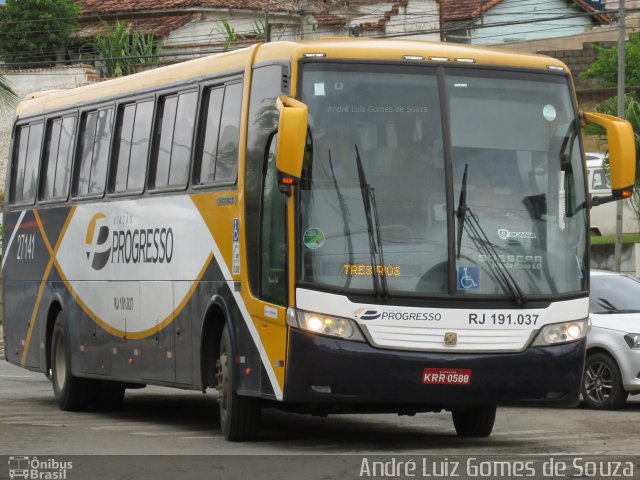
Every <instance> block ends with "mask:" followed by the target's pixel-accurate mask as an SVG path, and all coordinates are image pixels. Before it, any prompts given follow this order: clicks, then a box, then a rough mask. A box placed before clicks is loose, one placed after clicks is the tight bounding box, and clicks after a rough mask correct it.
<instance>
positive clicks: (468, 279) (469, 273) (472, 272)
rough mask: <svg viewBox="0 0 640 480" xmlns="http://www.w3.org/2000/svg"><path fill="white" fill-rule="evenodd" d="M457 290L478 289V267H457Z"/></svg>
mask: <svg viewBox="0 0 640 480" xmlns="http://www.w3.org/2000/svg"><path fill="white" fill-rule="evenodd" d="M458 290H480V267H478V266H476V265H470V266H467V267H463V266H460V267H458Z"/></svg>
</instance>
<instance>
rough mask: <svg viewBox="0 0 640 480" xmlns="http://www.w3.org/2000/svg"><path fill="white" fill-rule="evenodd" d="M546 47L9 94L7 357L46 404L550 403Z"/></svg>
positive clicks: (556, 168)
mask: <svg viewBox="0 0 640 480" xmlns="http://www.w3.org/2000/svg"><path fill="white" fill-rule="evenodd" d="M583 121H591V122H595V123H597V124H600V125H602V126H603V127H605V128H606V129H607V132H608V134H609V150H610V158H611V178H612V185H613V187H612V192H613V194H612V197H611V199H614V198H620V197H623V196H627V195H629V194H630V192H631V187H632V185H633V183H634V168H635V167H634V161H633V159H634V158H635V153H634V151H633V147H632V145H633V141H632V140H631V135H632V132H631V128H630V126H629V124H628V123H626V122H624V121H621V120H618V119H616V118H613V117H607V116H604V115H598V114H584V115H583V116H580V115H579V114H578V110H577V106H576V100H575V95H574V92H573V88H572V82H571V76H570V74H569V72H568V70H567V68H566V66H565V65H563V64H562V63H561V62H559V61H557V60H554V59H552V58H548V57H542V56H533V55H521V54H516V53H505V52H503V51H500V52H494V51H491V50H486V49H480V48H472V47H467V46H460V45H451V44H444V43H443V44H431V43H424V42H420V41H388V40H356V39H332V40H331V39H327V40H322V41H310V42H276V43H269V44H264V45H259V46H253V47H250V48H247V49H243V50H238V51H234V52H230V53H225V54H221V55H217V56H214V57H209V58H202V59H198V60H193V61H189V62H185V63H182V64H179V65H174V66H169V67H165V68H160V69H157V70H153V71H147V72H144V73H140V74H136V75H132V76H129V77H126V78H121V79H115V80H110V81H105V82H101V83H98V84H94V85H90V86H85V87H80V88H76V89H72V90H66V91H51V92H42V93H39V94H35V95H32V96H30V97H29V98H26V99H25V100H24V101H22V102H21V103H20V105H19V107H18V110H17V117H16V122H15V127H14V129H13V139H12V150H11V157H10V162H9V163H10V166H9V171H8V174H7V188H6V192H7V196H6V202H5V210H4V218H5V242H6V243H5V245H6V246H5V256H4V258H3V259H2V267H3V277H4V284H3V288H4V299H5V301H4V322H5V323H4V333H5V336H6V339H5V342H6V356H7V359H8V360H9V361H10V362H12V363H14V364H17V365H21V366H23V367H25V368H28V369H30V370H34V371H41V372H45V374H47V375H50V376H51V377H52V381H53V390H54V395H55V398H56V400H57V402H58V404H59V406H60V408H62V409H86V408H112V407H116V406H117V405H118V404H119V403H120V402H121V401H122V398H123V395H124V391H125V388H135V387H140V386H143V385H146V384H155V385H165V386H172V387H178V388H183V389H193V390H202V391H206V390H207V389H215V390H217V393H218V395H217V398H218V403H219V409H220V417H221V427H222V430H223V432H224V435H225V437H226V438H227V439H229V440H242V439H247V438H251V437H252V436H254V435H255V434H256V433H257V431H258V427H259V419H260V411H261V409H262V408H263V407H279V408H283V409H288V410H291V411H296V412H304V413H314V414H331V413H342V412H397V413H400V414H414V413H416V412H427V411H441V410H450V411H452V414H453V415H452V416H453V421H454V425H455V428H456V430H457V432H458V434H459V435H463V436H488V435H489V434H490V433H491V430H492V427H493V423H494V419H495V413H496V405H503V404H549V405H574V404H576V403H577V401H578V396H579V391H580V381H581V377H582V369H583V362H584V356H585V339H584V337H585V334H586V332H587V330H588V326H589V320H588V290H589V285H588V282H589V275H588V271H589V260H588V255H587V252H588V245H589V237H588V232H589V213H588V206H589V202H588V195H587V193H588V189H587V185H586V175H585V164H584V158H583V156H584V150H583V146H582V139H581V135H580V130H581V122H583Z"/></svg>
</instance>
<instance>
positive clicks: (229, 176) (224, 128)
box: [215, 83, 242, 182]
mask: <svg viewBox="0 0 640 480" xmlns="http://www.w3.org/2000/svg"><path fill="white" fill-rule="evenodd" d="M241 106H242V84H241V83H234V84H231V85H227V86H226V87H225V89H224V102H223V104H222V117H221V118H220V137H219V138H218V154H217V155H216V174H215V179H216V181H217V182H218V181H233V180H235V179H236V174H237V171H238V143H239V141H240V108H241Z"/></svg>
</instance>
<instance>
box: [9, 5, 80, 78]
mask: <svg viewBox="0 0 640 480" xmlns="http://www.w3.org/2000/svg"><path fill="white" fill-rule="evenodd" d="M79 13H80V4H79V3H78V2H76V1H74V0H7V3H6V5H5V6H4V7H3V8H0V58H2V60H4V62H6V63H8V64H16V63H18V64H19V63H25V62H28V63H29V66H38V64H40V65H48V64H50V62H52V61H56V60H59V59H60V58H61V57H62V56H63V55H64V52H65V50H66V49H67V47H68V46H69V45H70V43H71V37H72V35H73V33H74V32H75V31H76V30H77V29H78V28H79V21H78V17H79Z"/></svg>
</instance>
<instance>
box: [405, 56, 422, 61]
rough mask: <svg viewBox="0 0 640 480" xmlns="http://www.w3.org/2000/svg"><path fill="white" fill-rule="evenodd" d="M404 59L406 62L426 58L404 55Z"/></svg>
mask: <svg viewBox="0 0 640 480" xmlns="http://www.w3.org/2000/svg"><path fill="white" fill-rule="evenodd" d="M402 58H403V59H404V60H418V61H420V60H424V57H423V56H421V55H403V56H402Z"/></svg>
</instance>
